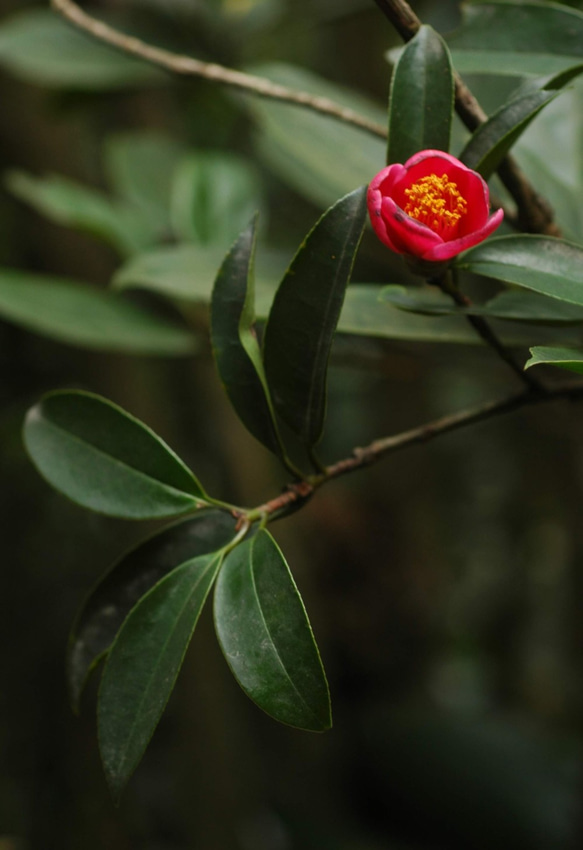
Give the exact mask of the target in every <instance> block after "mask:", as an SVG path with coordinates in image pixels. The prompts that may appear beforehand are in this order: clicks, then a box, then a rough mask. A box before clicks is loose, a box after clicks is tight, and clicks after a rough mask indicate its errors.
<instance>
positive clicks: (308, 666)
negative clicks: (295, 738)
mask: <svg viewBox="0 0 583 850" xmlns="http://www.w3.org/2000/svg"><path fill="white" fill-rule="evenodd" d="M214 614H215V627H216V631H217V636H218V638H219V642H220V644H221V648H222V650H223V653H224V654H225V658H226V659H227V662H228V664H229V666H230V668H231V670H232V672H233V675H234V676H235V678H236V679H237V681H238V682H239V684H240V685H241V687H242V688H243V690H244V691H245V693H246V694H247V695H248V696H249V697H251V699H252V700H254V702H256V703H257V705H258V706H259V707H260V708H262V709H263V710H264V711H266V712H267V713H268V714H270V715H271V716H272V717H274V718H275V719H276V720H279V721H280V722H281V723H287V724H289V725H291V726H297V727H299V728H300V729H306V730H308V731H312V732H322V731H324V730H325V729H329V728H330V726H331V725H332V719H331V714H330V696H329V693H328V684H327V682H326V677H325V674H324V669H323V667H322V661H321V659H320V655H319V653H318V649H317V647H316V644H315V641H314V636H313V634H312V629H311V627H310V623H309V621H308V617H307V614H306V611H305V608H304V605H303V602H302V600H301V597H300V595H299V592H298V589H297V587H296V585H295V582H294V580H293V577H292V575H291V573H290V571H289V567H288V566H287V564H286V562H285V559H284V557H283V555H282V553H281V551H280V549H279V548H278V546H277V544H276V543H275V541H274V539H273V538H272V537H271V535H270V534H269V533H268V532H267V531H264V530H262V531H259V532H258V533H257V534H256V535H255V536H254V537H252V538H251V539H249V540H246V541H245V542H244V543H242V544H241V545H239V546H237V548H236V549H234V550H233V551H232V552H230V553H229V555H228V556H227V558H226V559H225V563H224V564H223V568H222V570H221V572H220V574H219V578H218V581H217V584H216V589H215V601H214Z"/></svg>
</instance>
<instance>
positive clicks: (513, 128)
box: [459, 91, 558, 180]
mask: <svg viewBox="0 0 583 850" xmlns="http://www.w3.org/2000/svg"><path fill="white" fill-rule="evenodd" d="M557 95H558V92H556V91H552V92H548V91H538V92H531V93H529V94H526V95H522V96H520V97H516V98H513V99H512V100H511V101H510V102H509V103H505V104H504V105H503V106H501V107H500V109H499V110H498V111H497V112H495V113H494V115H492V116H491V118H489V119H488V121H486V122H485V123H484V124H482V125H481V126H480V127H478V129H477V130H476V132H475V133H474V134H473V136H472V137H471V139H470V140H469V142H468V143H467V145H466V146H465V148H464V149H463V151H462V152H461V154H460V157H459V158H460V159H461V161H462V162H463V163H465V165H467V166H468V168H473V169H474V171H478V172H479V173H480V174H481V175H482V177H483V178H484V179H485V180H487V179H488V178H489V177H491V176H492V174H493V173H494V172H495V171H496V169H497V168H498V166H499V164H500V163H501V161H502V160H503V159H504V157H505V156H506V154H507V153H508V151H509V150H510V149H511V147H512V145H513V144H514V143H515V142H516V141H518V139H519V138H520V136H521V135H522V133H523V132H524V131H525V130H526V128H527V127H528V125H529V124H530V122H531V121H532V120H533V119H534V118H536V116H537V115H538V113H539V112H540V111H541V109H543V107H545V106H546V105H547V104H548V103H551V101H553V100H554V99H555V98H556V97H557Z"/></svg>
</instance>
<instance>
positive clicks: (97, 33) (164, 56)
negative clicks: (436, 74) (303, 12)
mask: <svg viewBox="0 0 583 850" xmlns="http://www.w3.org/2000/svg"><path fill="white" fill-rule="evenodd" d="M51 6H52V7H53V9H54V10H55V11H57V12H58V13H59V14H60V15H62V16H63V17H64V18H66V19H67V20H68V21H69V22H70V23H72V24H73V25H74V26H76V27H77V28H78V29H80V30H83V32H86V33H88V34H89V35H91V36H93V37H94V38H96V39H98V40H99V41H101V42H105V43H106V44H109V45H110V46H111V47H115V48H116V49H117V50H121V51H123V52H124V53H129V54H130V55H132V56H136V57H139V58H140V59H144V60H145V61H146V62H150V63H151V64H153V65H156V66H158V67H161V68H164V69H165V70H167V71H170V72H171V73H173V74H182V75H189V76H194V77H202V78H203V79H205V80H210V81H212V82H215V83H219V84H222V85H225V86H231V87H232V88H237V89H241V90H242V91H246V92H250V93H251V94H254V95H258V96H259V97H266V98H270V99H272V100H280V101H283V102H285V103H291V104H294V105H295V106H302V107H305V108H306V109H311V110H313V111H315V112H319V113H321V114H322V115H328V116H330V117H331V118H335V119H337V120H338V121H343V122H344V123H345V124H351V125H352V126H354V127H359V128H360V129H361V130H366V131H367V132H368V133H371V134H372V135H374V136H378V137H379V138H381V139H386V137H387V129H386V127H384V126H383V125H381V124H377V123H376V122H375V121H370V120H369V119H368V118H366V117H365V116H363V115H360V114H359V113H358V112H355V111H354V110H352V109H348V108H346V107H344V106H341V105H340V104H338V103H335V102H334V101H333V100H330V99H329V98H327V97H319V96H318V95H312V94H310V93H309V92H304V91H296V90H295V89H290V88H287V87H286V86H281V85H279V84H278V83H272V82H271V81H270V80H267V79H265V78H263V77H255V76H253V75H252V74H245V73H243V72H242V71H236V70H235V69H233V68H226V67H224V66H223V65H217V64H215V63H214V62H202V61H200V60H199V59H193V58H192V57H191V56H182V55H180V54H177V53H172V52H171V51H169V50H163V49H162V48H160V47H153V46H152V45H151V44H147V43H146V42H145V41H142V40H141V39H139V38H135V37H134V36H129V35H125V34H124V33H121V32H119V30H116V29H114V28H113V27H110V26H109V25H108V24H106V23H103V21H100V20H98V19H97V18H94V17H92V16H91V15H89V14H87V12H84V11H83V10H82V9H81V8H80V7H79V6H78V5H77V3H74V2H73V0H51Z"/></svg>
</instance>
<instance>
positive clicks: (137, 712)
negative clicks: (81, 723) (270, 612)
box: [97, 553, 222, 802]
mask: <svg viewBox="0 0 583 850" xmlns="http://www.w3.org/2000/svg"><path fill="white" fill-rule="evenodd" d="M221 560H222V554H221V553H218V554H217V553H214V554H210V555H201V556H200V557H198V558H194V559H192V560H190V561H187V562H186V563H185V564H182V565H181V566H179V567H177V568H176V569H175V570H173V571H172V572H171V573H170V574H169V575H167V576H165V577H164V578H163V579H161V580H160V581H159V582H158V583H157V584H156V585H155V586H154V587H153V588H152V589H151V590H150V591H148V593H146V595H145V596H144V597H142V599H141V600H140V601H139V602H138V603H137V605H136V606H135V607H134V608H132V610H131V612H130V613H129V615H128V617H127V619H126V620H125V622H124V624H123V626H122V627H121V630H120V632H119V634H118V636H117V637H116V639H115V641H114V643H113V646H112V647H111V650H110V652H109V655H108V658H107V662H106V664H105V668H104V670H103V677H102V679H101V687H100V689H99V700H98V704H97V720H98V729H99V748H100V751H101V758H102V761H103V767H104V770H105V776H106V778H107V782H108V784H109V788H110V790H111V794H112V796H113V798H114V800H115V801H116V802H117V801H118V800H119V798H120V795H121V793H122V791H123V789H124V787H125V785H126V783H127V781H128V779H129V778H130V776H131V775H132V773H133V772H134V770H135V769H136V767H137V765H138V764H139V762H140V760H141V758H142V756H143V755H144V752H145V750H146V747H147V746H148V744H149V742H150V738H151V737H152V735H153V733H154V730H155V728H156V726H157V725H158V721H159V720H160V717H161V716H162V713H163V711H164V709H165V707H166V703H167V702H168V699H169V697H170V694H171V693H172V689H173V688H174V684H175V682H176V679H177V677H178V673H179V671H180V668H181V666H182V662H183V660H184V656H185V654H186V650H187V649H188V644H189V643H190V639H191V638H192V635H193V632H194V628H195V626H196V623H197V621H198V618H199V616H200V612H201V610H202V607H203V605H204V603H205V600H206V597H207V595H208V592H209V590H210V588H211V586H212V584H213V581H214V580H215V577H216V575H217V572H218V570H219V567H220V565H221Z"/></svg>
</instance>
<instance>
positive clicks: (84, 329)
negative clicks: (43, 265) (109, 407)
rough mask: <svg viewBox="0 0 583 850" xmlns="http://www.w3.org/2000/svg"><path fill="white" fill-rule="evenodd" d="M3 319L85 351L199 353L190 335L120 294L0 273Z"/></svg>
mask: <svg viewBox="0 0 583 850" xmlns="http://www.w3.org/2000/svg"><path fill="white" fill-rule="evenodd" d="M0 316H2V318H4V319H6V320H7V321H10V322H14V324H17V325H19V326H20V327H23V328H26V329H27V330H29V331H32V332H33V333H39V334H42V335H43V336H47V337H50V338H51V339H56V340H58V341H59V342H65V343H68V344H70V345H75V346H78V347H81V348H89V349H96V350H98V351H117V352H123V353H126V354H157V355H164V356H177V355H184V354H192V353H193V352H194V351H195V350H196V342H195V337H194V335H193V334H192V332H191V331H189V330H187V329H186V328H182V327H180V326H178V325H175V324H173V323H171V322H169V321H167V320H166V319H162V318H159V317H158V316H156V315H155V314H154V313H152V312H150V311H147V310H144V309H143V308H141V307H139V306H138V305H136V304H132V303H131V302H130V301H127V300H124V298H122V297H120V295H118V294H117V293H113V292H107V291H105V292H104V291H102V290H99V289H96V288H95V287H91V286H87V285H86V284H84V283H78V282H77V281H72V280H62V279H60V278H53V277H49V276H48V275H46V276H45V275H33V274H27V273H26V272H20V271H13V270H11V269H0Z"/></svg>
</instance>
